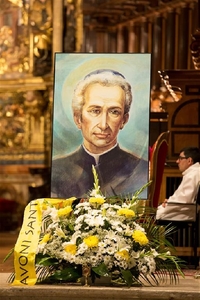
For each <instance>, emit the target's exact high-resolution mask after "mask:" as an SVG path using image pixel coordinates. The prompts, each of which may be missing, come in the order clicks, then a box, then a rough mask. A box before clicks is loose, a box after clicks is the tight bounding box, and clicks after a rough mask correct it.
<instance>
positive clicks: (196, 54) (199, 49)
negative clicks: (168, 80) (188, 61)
mask: <svg viewBox="0 0 200 300" xmlns="http://www.w3.org/2000/svg"><path fill="white" fill-rule="evenodd" d="M190 50H191V54H192V61H193V64H194V68H195V69H196V70H200V29H197V30H196V32H195V34H194V35H193V36H192V43H191V45H190Z"/></svg>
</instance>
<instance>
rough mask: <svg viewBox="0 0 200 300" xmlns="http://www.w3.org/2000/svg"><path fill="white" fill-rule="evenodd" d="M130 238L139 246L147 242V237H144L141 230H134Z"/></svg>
mask: <svg viewBox="0 0 200 300" xmlns="http://www.w3.org/2000/svg"><path fill="white" fill-rule="evenodd" d="M132 238H133V239H134V241H135V242H137V243H139V244H140V245H141V246H143V245H146V244H148V242H149V240H148V238H147V237H146V234H145V233H144V232H142V231H141V230H135V231H134V232H133V234H132Z"/></svg>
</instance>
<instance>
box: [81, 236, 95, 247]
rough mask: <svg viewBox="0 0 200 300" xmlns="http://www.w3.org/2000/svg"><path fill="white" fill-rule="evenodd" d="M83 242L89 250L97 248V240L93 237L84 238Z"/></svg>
mask: <svg viewBox="0 0 200 300" xmlns="http://www.w3.org/2000/svg"><path fill="white" fill-rule="evenodd" d="M83 241H84V243H85V244H86V245H87V246H88V247H89V248H93V247H97V246H98V243H99V239H98V238H97V237H96V236H94V235H91V236H88V237H87V238H84V240H83Z"/></svg>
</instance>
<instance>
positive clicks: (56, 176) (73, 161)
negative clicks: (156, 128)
mask: <svg viewBox="0 0 200 300" xmlns="http://www.w3.org/2000/svg"><path fill="white" fill-rule="evenodd" d="M92 165H94V166H95V168H96V171H97V174H98V178H99V186H100V190H101V191H102V193H103V194H104V196H106V197H108V196H115V195H121V196H125V195H132V194H133V193H134V192H135V191H136V190H138V189H139V188H141V187H142V186H143V185H144V184H145V183H147V181H148V162H147V161H145V160H143V159H140V158H138V157H136V156H134V155H133V154H131V153H128V152H126V151H124V150H122V149H120V147H119V146H116V147H115V148H114V149H112V150H111V151H109V152H106V153H105V154H102V155H100V157H99V162H98V164H97V165H96V163H95V159H94V157H93V156H91V155H89V154H88V153H87V152H86V151H85V150H84V148H83V146H80V147H79V148H78V150H77V151H75V152H73V153H71V154H69V155H67V156H64V157H61V158H58V159H54V160H53V161H52V171H51V172H52V178H51V193H52V196H56V197H59V198H68V197H71V196H75V197H77V198H81V197H84V196H86V195H88V192H89V191H91V190H92V189H93V187H94V177H93V173H92ZM143 195H144V198H146V197H145V195H146V191H144V194H143ZM141 196H142V194H141Z"/></svg>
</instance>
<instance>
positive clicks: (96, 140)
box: [74, 83, 129, 154]
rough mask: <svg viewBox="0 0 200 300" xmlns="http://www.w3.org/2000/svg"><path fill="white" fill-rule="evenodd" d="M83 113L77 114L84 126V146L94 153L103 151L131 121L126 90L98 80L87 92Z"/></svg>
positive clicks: (110, 146) (77, 119)
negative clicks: (103, 83)
mask: <svg viewBox="0 0 200 300" xmlns="http://www.w3.org/2000/svg"><path fill="white" fill-rule="evenodd" d="M84 101H85V102H84V105H83V108H82V114H81V116H74V119H75V122H76V124H77V126H78V128H79V129H81V130H82V134H83V138H84V146H85V147H86V149H87V150H88V151H90V152H92V153H95V154H100V153H102V152H104V151H107V150H109V149H110V148H112V147H113V146H114V145H115V144H116V142H117V135H118V132H119V130H120V129H122V128H123V127H124V124H125V123H127V121H128V117H129V116H128V114H125V115H124V107H125V93H124V91H123V90H122V88H121V87H119V86H103V85H101V84H99V83H94V84H91V85H90V86H88V88H87V89H86V91H85V95H84Z"/></svg>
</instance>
